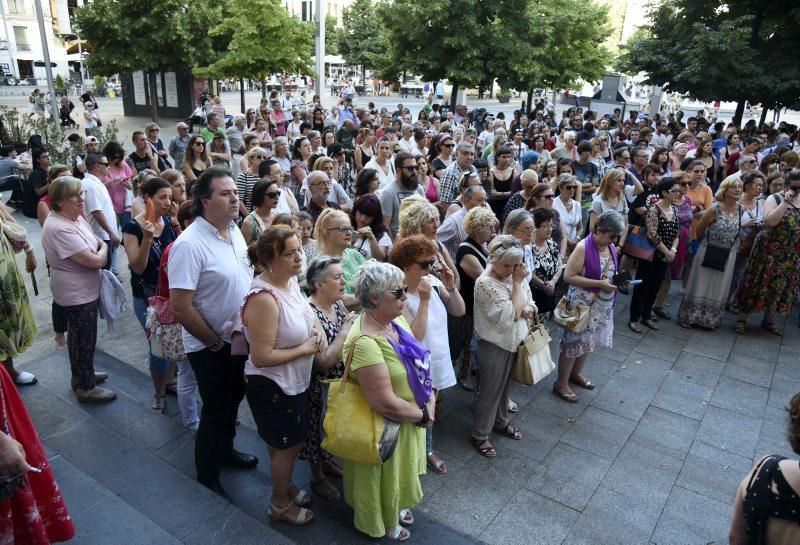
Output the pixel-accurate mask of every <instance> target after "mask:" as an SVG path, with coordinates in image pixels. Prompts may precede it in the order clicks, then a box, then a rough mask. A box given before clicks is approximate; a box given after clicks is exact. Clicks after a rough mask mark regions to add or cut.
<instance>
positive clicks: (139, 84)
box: [133, 70, 147, 104]
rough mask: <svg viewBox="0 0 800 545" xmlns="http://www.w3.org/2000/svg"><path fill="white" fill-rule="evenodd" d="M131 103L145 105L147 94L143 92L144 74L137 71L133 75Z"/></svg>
mask: <svg viewBox="0 0 800 545" xmlns="http://www.w3.org/2000/svg"><path fill="white" fill-rule="evenodd" d="M133 103H134V104H147V93H146V92H145V78H144V72H142V71H141V70H138V71H136V72H134V73H133Z"/></svg>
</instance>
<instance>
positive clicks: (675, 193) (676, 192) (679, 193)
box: [667, 189, 683, 195]
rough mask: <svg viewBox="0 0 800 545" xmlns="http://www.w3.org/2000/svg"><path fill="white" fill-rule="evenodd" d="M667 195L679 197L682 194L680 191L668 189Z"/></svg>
mask: <svg viewBox="0 0 800 545" xmlns="http://www.w3.org/2000/svg"><path fill="white" fill-rule="evenodd" d="M667 193H672V194H673V195H681V194H683V191H681V190H680V189H670V190H669V191H667Z"/></svg>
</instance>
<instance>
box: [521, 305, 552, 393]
mask: <svg viewBox="0 0 800 545" xmlns="http://www.w3.org/2000/svg"><path fill="white" fill-rule="evenodd" d="M528 326H529V328H530V332H529V333H528V335H527V336H526V337H525V338H524V339H523V340H522V342H521V343H520V345H519V347H517V359H516V360H514V364H513V366H512V367H511V378H512V379H514V380H515V381H517V382H519V383H520V384H526V385H528V386H532V385H534V384H536V383H537V382H539V381H540V380H542V379H543V378H544V377H546V376H547V375H549V374H550V373H552V372H553V370H554V369H555V368H556V365H555V363H553V358H552V356H551V355H550V344H549V343H550V334H549V333H548V332H547V328H545V327H544V325H542V323H541V322H540V321H539V313H538V312H536V313H535V314H534V319H533V320H532V321H531V320H529V321H528Z"/></svg>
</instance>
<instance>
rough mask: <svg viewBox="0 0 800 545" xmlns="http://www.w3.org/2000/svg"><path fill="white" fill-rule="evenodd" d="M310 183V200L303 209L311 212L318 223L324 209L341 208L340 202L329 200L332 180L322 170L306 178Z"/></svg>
mask: <svg viewBox="0 0 800 545" xmlns="http://www.w3.org/2000/svg"><path fill="white" fill-rule="evenodd" d="M306 182H307V183H308V193H309V197H310V198H309V201H308V205H306V206H304V207H303V210H304V211H306V212H308V213H309V214H311V217H312V218H313V219H314V223H315V224H316V223H317V218H318V217H319V215H320V214H322V211H323V210H325V209H326V208H335V209H336V210H341V207H340V206H339V203H338V202H334V201H331V200H328V194H329V192H330V189H331V180H330V178H328V175H327V174H325V173H324V172H322V171H321V170H315V171H313V172H312V173H311V174H309V175H308V178H306Z"/></svg>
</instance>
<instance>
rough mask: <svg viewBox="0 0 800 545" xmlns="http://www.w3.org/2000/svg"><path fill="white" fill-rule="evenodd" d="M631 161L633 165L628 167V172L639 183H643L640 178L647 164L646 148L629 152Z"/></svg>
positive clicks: (637, 148) (642, 179)
mask: <svg viewBox="0 0 800 545" xmlns="http://www.w3.org/2000/svg"><path fill="white" fill-rule="evenodd" d="M630 153H631V158H632V159H631V160H632V161H633V164H632V165H631V166H630V168H629V169H628V171H629V172H630V173H631V174H633V177H634V178H636V179H637V180H639V181H640V182H642V181H644V177H643V176H642V169H643V168H644V166H645V165H646V164H647V161H648V155H647V149H646V148H640V147H636V148H633V149H632V150H631V152H630Z"/></svg>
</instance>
